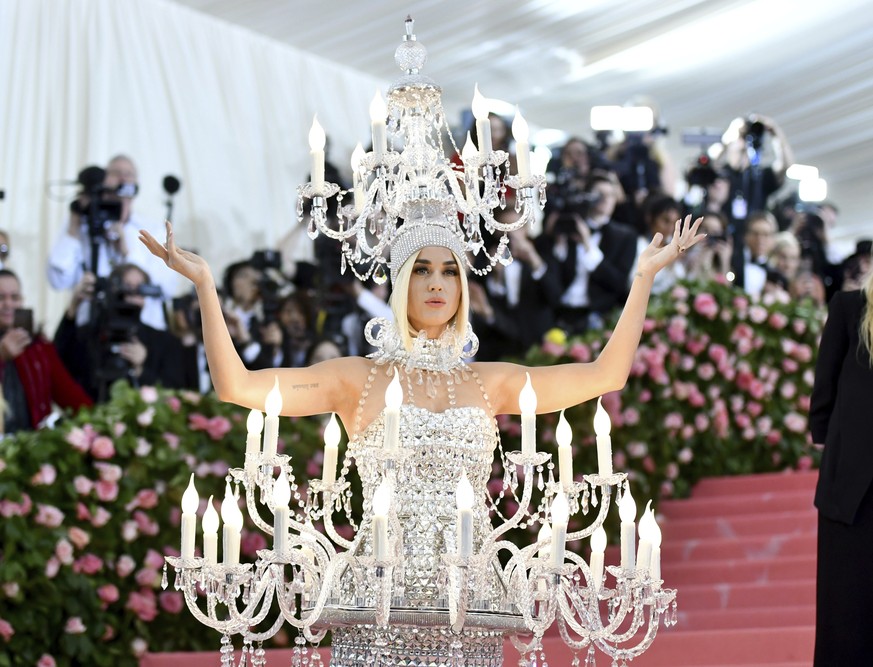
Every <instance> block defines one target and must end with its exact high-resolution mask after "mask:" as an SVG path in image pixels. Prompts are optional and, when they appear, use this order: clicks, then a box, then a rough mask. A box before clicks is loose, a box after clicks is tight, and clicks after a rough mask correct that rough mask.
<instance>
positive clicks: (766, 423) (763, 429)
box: [755, 415, 773, 435]
mask: <svg viewBox="0 0 873 667" xmlns="http://www.w3.org/2000/svg"><path fill="white" fill-rule="evenodd" d="M755 428H757V429H758V433H760V434H762V435H766V434H767V433H769V432H770V429H772V428H773V419H771V418H770V416H769V415H764V416H763V417H761V418H760V419H759V420H758V421H757V423H756V424H755Z"/></svg>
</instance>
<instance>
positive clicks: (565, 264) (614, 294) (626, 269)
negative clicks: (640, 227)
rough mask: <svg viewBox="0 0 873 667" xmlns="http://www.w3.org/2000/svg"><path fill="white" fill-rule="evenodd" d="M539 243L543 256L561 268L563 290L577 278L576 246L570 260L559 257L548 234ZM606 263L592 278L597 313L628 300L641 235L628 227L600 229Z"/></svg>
mask: <svg viewBox="0 0 873 667" xmlns="http://www.w3.org/2000/svg"><path fill="white" fill-rule="evenodd" d="M537 241H539V242H540V243H539V244H538V246H537V247H538V248H539V249H540V254H541V255H542V256H543V258H548V260H547V261H549V263H550V264H553V265H554V266H555V267H556V268H557V272H558V276H559V280H560V283H561V288H562V290H566V289H567V288H568V287H569V286H570V284H571V283H572V282H573V281H574V280H575V279H576V244H575V243H572V242H571V243H570V244H569V247H568V249H567V257H566V258H565V259H563V260H558V259H556V258H555V255H554V252H553V251H552V249H553V248H554V239H552V238H551V237H547V236H545V235H543V236H540V237H539V238H538V239H537ZM598 247H599V248H600V252H602V253H603V261H602V262H600V264H599V265H598V266H597V268H596V269H594V271H592V273H591V275H590V276H588V307H589V308H590V309H591V310H592V311H593V312H595V313H608V312H609V311H611V310H613V309H615V308H620V307H621V306H623V305H624V302H625V301H627V295H628V283H629V279H630V272H631V269H633V266H634V262H635V261H636V258H637V235H636V233H635V232H634V231H633V229H631V228H630V227H628V226H627V225H624V224H622V223H620V222H609V223H607V224H606V225H604V226H603V227H602V228H601V229H600V243H599V245H598Z"/></svg>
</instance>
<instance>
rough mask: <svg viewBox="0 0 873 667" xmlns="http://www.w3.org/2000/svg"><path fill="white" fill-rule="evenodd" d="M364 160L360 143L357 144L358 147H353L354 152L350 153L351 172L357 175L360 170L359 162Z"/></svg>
mask: <svg viewBox="0 0 873 667" xmlns="http://www.w3.org/2000/svg"><path fill="white" fill-rule="evenodd" d="M363 159H364V147H363V146H361V142H360V141H359V142H358V145H357V146H355V150H353V151H352V161H351V164H352V172H353V173H355V174H357V173H358V170H359V169H360V168H361V160H363Z"/></svg>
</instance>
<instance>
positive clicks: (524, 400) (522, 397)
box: [518, 373, 537, 414]
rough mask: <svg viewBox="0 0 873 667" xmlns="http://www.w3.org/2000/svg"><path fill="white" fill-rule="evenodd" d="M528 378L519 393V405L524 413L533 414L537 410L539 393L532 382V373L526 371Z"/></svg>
mask: <svg viewBox="0 0 873 667" xmlns="http://www.w3.org/2000/svg"><path fill="white" fill-rule="evenodd" d="M525 377H526V378H527V380H526V381H525V383H524V387H522V389H521V392H520V393H519V394H518V407H519V408H520V409H521V412H522V414H533V413H535V412H536V411H537V394H536V392H535V391H534V388H533V385H532V384H531V382H530V373H525Z"/></svg>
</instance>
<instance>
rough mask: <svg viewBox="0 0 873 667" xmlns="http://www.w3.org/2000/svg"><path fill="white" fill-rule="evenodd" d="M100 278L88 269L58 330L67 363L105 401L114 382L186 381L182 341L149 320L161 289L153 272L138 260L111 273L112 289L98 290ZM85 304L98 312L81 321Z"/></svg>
mask: <svg viewBox="0 0 873 667" xmlns="http://www.w3.org/2000/svg"><path fill="white" fill-rule="evenodd" d="M97 283H98V281H97V280H96V279H95V278H94V276H93V275H92V274H85V275H83V277H82V280H81V281H80V282H79V285H78V286H77V287H76V289H75V290H74V295H73V298H72V300H71V302H70V305H69V307H68V308H67V310H66V312H65V313H64V317H63V318H62V319H61V322H60V324H58V328H57V331H56V332H55V345H56V346H57V348H58V352H59V353H60V355H61V359H62V360H63V361H64V364H65V365H66V366H67V368H68V369H69V370H70V372H71V373H72V375H73V376H74V377H75V378H76V379H77V380H78V381H79V382H80V383H81V384H82V385H83V386H84V387H85V388H86V390H87V391H88V393H89V394H90V395H91V396H92V397H93V398H94V399H95V400H100V401H102V400H105V399H106V397H107V395H108V389H109V386H110V385H111V384H112V382H114V381H116V380H120V379H125V380H127V381H128V382H130V383H131V384H132V385H134V386H145V385H155V384H159V385H162V386H164V387H168V388H173V389H178V388H182V387H183V386H184V375H183V368H182V363H181V359H182V357H181V346H180V344H179V342H178V340H177V339H176V338H175V337H174V336H173V335H172V334H170V333H167V332H166V331H161V330H159V329H155V328H153V327H151V326H149V325H148V324H145V323H144V322H143V321H142V319H141V316H142V311H143V306H144V304H145V301H146V297H147V295H152V294H154V293H155V291H156V288H155V286H154V285H152V284H151V280H150V279H149V276H148V274H147V273H146V272H145V271H143V270H142V269H141V268H139V267H138V266H136V265H134V264H122V265H121V266H118V267H116V268H115V269H114V270H113V271H112V273H111V274H110V275H109V279H108V283H107V284H108V287H107V293H106V294H105V295H100V294H99V293H95V285H96V284H97ZM82 303H88V304H90V305H91V307H92V308H93V309H94V311H95V316H94V318H93V320H92V321H91V322H89V323H88V324H85V325H77V324H76V319H75V314H76V311H77V310H78V309H79V308H80V306H81V304H82Z"/></svg>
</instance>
